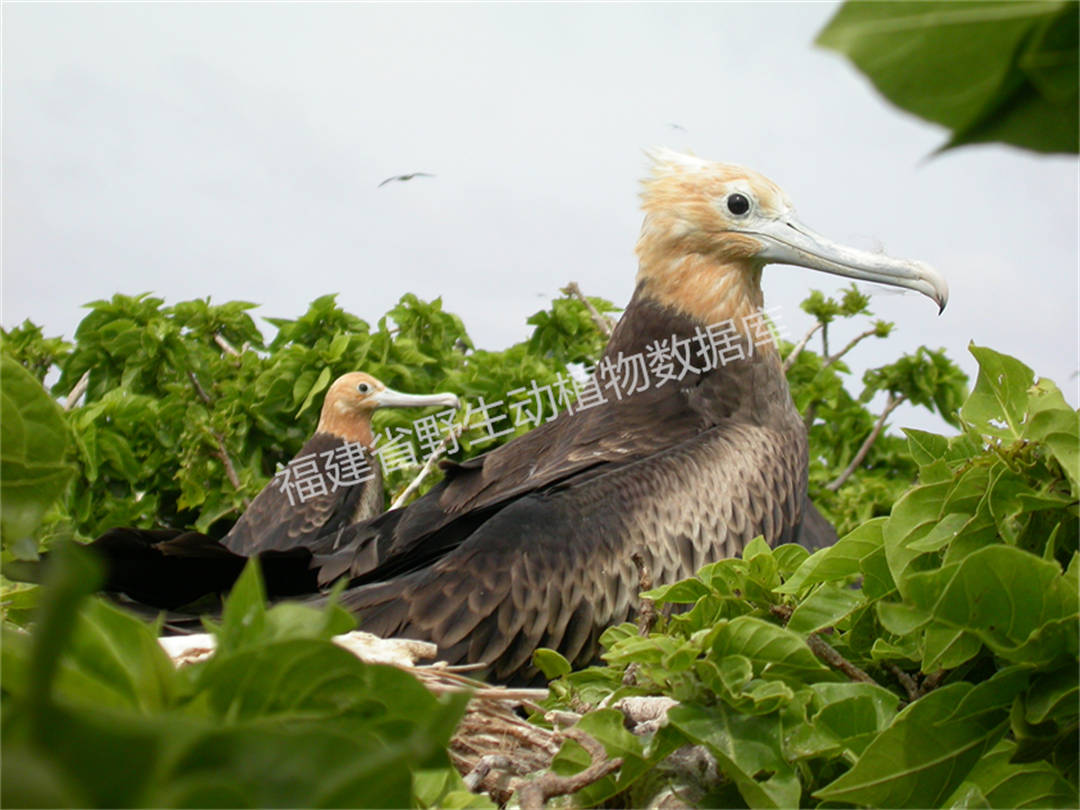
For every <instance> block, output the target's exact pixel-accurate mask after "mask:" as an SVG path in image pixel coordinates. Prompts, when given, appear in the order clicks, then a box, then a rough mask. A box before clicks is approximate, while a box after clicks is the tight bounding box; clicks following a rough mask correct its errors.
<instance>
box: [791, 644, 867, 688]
mask: <svg viewBox="0 0 1080 810" xmlns="http://www.w3.org/2000/svg"><path fill="white" fill-rule="evenodd" d="M806 646H807V647H809V648H810V652H812V653H813V654H814V655H816V656H817V657H818V658H819V659H821V660H822V661H824V662H825V663H826V664H828V665H829V666H830V667H832V668H833V669H838V670H840V671H841V672H843V673H844V674H845V675H847V676H848V678H850V679H851V680H853V681H859V682H861V683H872V684H875V685H877V686H880V684H878V682H877V681H875V680H874V679H873V678H871V677H870V676H869V675H867V674H866V673H865V672H863V671H862V670H861V669H859V668H858V667H857V666H855V665H854V664H853V663H851V662H850V661H848V660H847V659H846V658H844V656H842V655H841V654H840V653H838V652H837V651H836V650H835V649H834V648H833V647H832V645H830V644H829V643H827V642H826V641H825V640H824V639H822V638H821V637H820V636H819V635H818V634H817V633H810V635H808V636H807V637H806Z"/></svg>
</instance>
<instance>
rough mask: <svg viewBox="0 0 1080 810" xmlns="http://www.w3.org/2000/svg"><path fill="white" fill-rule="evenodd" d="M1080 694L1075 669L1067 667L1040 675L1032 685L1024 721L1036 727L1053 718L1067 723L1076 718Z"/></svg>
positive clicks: (1079, 684) (1079, 685) (1079, 683)
mask: <svg viewBox="0 0 1080 810" xmlns="http://www.w3.org/2000/svg"><path fill="white" fill-rule="evenodd" d="M1078 693H1080V682H1078V681H1077V678H1076V668H1075V667H1072V666H1066V667H1064V668H1062V669H1059V670H1056V671H1054V672H1050V673H1047V674H1044V675H1040V676H1039V677H1037V678H1035V680H1034V682H1033V683H1032V685H1031V692H1030V694H1029V695H1028V699H1027V706H1026V709H1027V711H1026V712H1025V715H1024V719H1025V720H1026V721H1027V722H1028V723H1031V724H1032V725H1036V724H1038V723H1043V722H1045V721H1047V720H1049V719H1051V718H1052V717H1060V718H1061V719H1062V720H1066V721H1067V720H1070V719H1072V718H1075V717H1076V713H1077V695H1078Z"/></svg>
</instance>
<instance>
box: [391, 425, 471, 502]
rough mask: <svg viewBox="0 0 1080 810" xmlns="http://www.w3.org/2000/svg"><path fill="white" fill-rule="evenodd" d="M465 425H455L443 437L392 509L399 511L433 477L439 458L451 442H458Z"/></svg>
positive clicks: (395, 499) (395, 500)
mask: <svg viewBox="0 0 1080 810" xmlns="http://www.w3.org/2000/svg"><path fill="white" fill-rule="evenodd" d="M464 429H465V428H464V425H453V426H452V427H451V428H450V430H449V431H448V432H447V434H446V435H445V436H443V437H442V441H441V442H439V444H438V445H437V446H436V447H435V449H434V450H432V451H431V455H430V456H428V457H427V461H425V462H424V466H423V467H421V468H420V472H418V473H417V474H416V478H414V479H413V480H412V481H410V482H409V485H408V486H407V487H405V491H404V492H402V493H401V494H400V495H398V496H397V497H396V498H394V502H393V503H392V504H390V508H391V509H397V508H398V507H399V506H401V505H402V504H403V503H405V501H407V500H408V499H409V496H410V495H412V494H413V493H414V492H416V490H418V489H420V485H421V484H422V483H423V482H424V479H425V478H427V477H428V476H429V475H431V471H432V470H434V469H435V463H436V462H437V461H438V460H439V456H441V455H442V454H443V453H445V452H446V448H447V447H449V446H450V442H452V441H456V440H457V439H458V437H460V436H461V433H462V431H463V430H464Z"/></svg>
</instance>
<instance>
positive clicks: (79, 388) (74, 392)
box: [64, 369, 90, 411]
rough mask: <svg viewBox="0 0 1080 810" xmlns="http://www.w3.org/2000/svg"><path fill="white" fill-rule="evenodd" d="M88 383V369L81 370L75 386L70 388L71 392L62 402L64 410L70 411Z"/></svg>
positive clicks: (84, 391)
mask: <svg viewBox="0 0 1080 810" xmlns="http://www.w3.org/2000/svg"><path fill="white" fill-rule="evenodd" d="M89 385H90V369H87V370H86V371H84V372H83V375H82V376H81V377H79V381H78V382H77V383H75V387H74V388H72V389H71V393H70V394H68V395H67V401H65V402H64V410H65V411H70V410H71V409H72V408H74V407H75V406H76V405H77V404H78V402H79V398H80V397H81V396H82V395H83V394H85V393H86V389H87V388H88V387H89Z"/></svg>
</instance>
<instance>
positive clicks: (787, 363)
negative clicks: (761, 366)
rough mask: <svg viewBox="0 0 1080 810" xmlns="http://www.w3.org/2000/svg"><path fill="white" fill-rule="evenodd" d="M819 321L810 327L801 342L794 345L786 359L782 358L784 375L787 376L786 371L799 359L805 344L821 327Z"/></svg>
mask: <svg viewBox="0 0 1080 810" xmlns="http://www.w3.org/2000/svg"><path fill="white" fill-rule="evenodd" d="M823 325H824V324H822V323H821V321H818V322H817V323H815V324H814V325H813V326H811V327H810V331H809V332H807V333H806V334H805V335H803V338H802V340H800V341H799V342H798V343H796V344H795V348H794V349H792V350H791V354H789V355H788V356H787V357H786V358H784V373H785V374H787V373H788V370H789V369H790V368H791V367H792V366H793V365H795V361H796V360H798V359H799V355H800V354H802V350H803V349H805V348H806V344H807V343H809V342H810V338H812V337H813V336H814V334H815V333H816V332H817V331H818V330H819V329H820V328H821V327H822V326H823Z"/></svg>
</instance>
